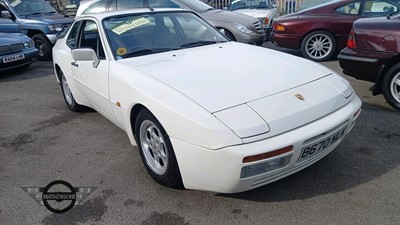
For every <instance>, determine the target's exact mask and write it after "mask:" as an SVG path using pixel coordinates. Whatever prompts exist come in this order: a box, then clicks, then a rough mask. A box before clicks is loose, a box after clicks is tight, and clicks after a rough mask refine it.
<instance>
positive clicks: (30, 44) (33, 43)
mask: <svg viewBox="0 0 400 225" xmlns="http://www.w3.org/2000/svg"><path fill="white" fill-rule="evenodd" d="M34 45H35V42H34V41H33V40H32V39H31V40H29V41H26V42H24V48H32V47H33V46H34Z"/></svg>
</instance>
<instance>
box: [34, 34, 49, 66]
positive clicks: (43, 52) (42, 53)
mask: <svg viewBox="0 0 400 225" xmlns="http://www.w3.org/2000/svg"><path fill="white" fill-rule="evenodd" d="M32 39H33V41H34V42H35V47H36V48H37V49H38V50H39V55H38V59H39V60H49V59H51V48H52V47H53V45H52V44H51V42H50V41H49V39H47V37H46V35H44V34H35V35H33V37H32Z"/></svg>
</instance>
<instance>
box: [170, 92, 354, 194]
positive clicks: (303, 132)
mask: <svg viewBox="0 0 400 225" xmlns="http://www.w3.org/2000/svg"><path fill="white" fill-rule="evenodd" d="M360 107H361V101H360V99H359V98H358V97H357V96H356V95H355V94H354V97H353V99H352V101H351V102H350V103H348V104H347V105H345V106H344V107H342V108H340V109H339V110H337V111H335V112H333V113H331V114H329V115H328V116H325V117H323V118H321V119H318V120H316V121H314V122H312V123H309V124H307V125H305V126H302V127H300V128H297V129H294V130H291V131H289V132H286V133H283V134H281V135H277V136H275V137H272V138H268V139H265V140H262V141H258V142H253V143H249V144H243V145H238V146H230V147H226V148H224V149H220V150H209V149H205V148H202V147H199V146H195V145H192V144H189V143H186V142H183V141H180V140H177V139H174V138H172V137H171V142H172V145H173V146H174V149H175V153H176V154H175V155H176V157H177V160H178V165H179V168H180V172H181V175H182V180H183V183H184V186H185V187H186V188H188V189H197V190H207V191H215V192H221V193H236V192H242V191H246V190H250V189H253V188H257V187H260V186H263V185H265V184H268V183H271V182H273V181H276V180H279V179H282V178H284V177H286V176H289V175H290V174H293V173H295V172H297V171H299V170H302V169H304V168H306V167H308V166H310V165H311V164H313V163H315V162H317V161H318V160H320V159H321V158H323V157H324V156H325V155H327V154H328V153H329V152H331V151H332V150H333V149H334V148H335V147H336V146H337V145H339V143H340V142H341V141H342V140H343V138H344V136H343V137H342V138H341V139H340V140H339V141H337V142H335V143H334V144H333V145H332V146H330V147H329V148H328V149H326V150H325V151H323V152H321V153H320V154H317V155H315V156H313V157H312V158H310V159H307V160H304V161H301V162H298V159H299V156H300V153H301V149H302V146H304V142H305V141H307V140H309V139H311V138H315V137H317V136H318V137H319V136H320V135H323V134H324V133H325V132H326V131H329V130H332V129H335V128H336V127H338V126H339V125H341V124H347V125H346V126H347V127H346V131H345V133H346V134H347V133H348V132H349V131H350V130H351V128H352V127H353V125H354V122H355V119H356V117H357V116H356V115H355V114H356V112H357V111H358V110H359V109H360ZM288 145H293V150H292V151H290V152H287V153H284V154H282V155H278V156H275V157H272V158H268V159H265V160H260V161H256V162H250V163H243V162H242V161H243V158H244V157H246V156H251V155H257V154H261V153H266V152H271V151H274V150H276V149H280V148H283V147H286V146H288ZM288 155H290V161H289V163H288V164H287V165H286V166H285V167H282V168H279V169H276V170H272V171H270V172H266V173H262V174H259V175H255V176H251V177H247V178H240V177H241V171H242V168H243V167H245V166H249V165H252V164H259V163H261V162H265V161H269V160H274V159H277V158H280V157H284V156H288Z"/></svg>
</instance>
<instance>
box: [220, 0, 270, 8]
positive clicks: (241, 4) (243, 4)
mask: <svg viewBox="0 0 400 225" xmlns="http://www.w3.org/2000/svg"><path fill="white" fill-rule="evenodd" d="M238 9H272V5H271V4H270V1H268V0H235V1H232V2H231V4H230V5H229V8H228V10H229V11H235V10H238Z"/></svg>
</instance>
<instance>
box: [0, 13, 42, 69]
mask: <svg viewBox="0 0 400 225" xmlns="http://www.w3.org/2000/svg"><path fill="white" fill-rule="evenodd" d="M37 57H38V50H37V49H36V48H35V44H34V42H33V40H32V39H31V38H29V37H28V36H26V35H25V34H22V33H20V30H19V27H18V25H17V24H15V23H14V22H12V21H11V20H8V19H0V73H1V74H3V73H4V72H3V71H5V70H10V69H16V68H28V67H29V66H30V65H31V64H32V63H33V62H35V61H36V60H37Z"/></svg>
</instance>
